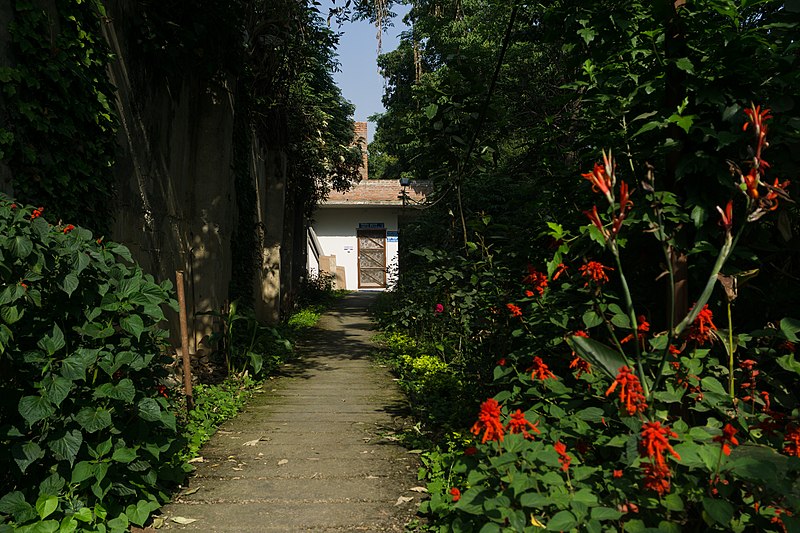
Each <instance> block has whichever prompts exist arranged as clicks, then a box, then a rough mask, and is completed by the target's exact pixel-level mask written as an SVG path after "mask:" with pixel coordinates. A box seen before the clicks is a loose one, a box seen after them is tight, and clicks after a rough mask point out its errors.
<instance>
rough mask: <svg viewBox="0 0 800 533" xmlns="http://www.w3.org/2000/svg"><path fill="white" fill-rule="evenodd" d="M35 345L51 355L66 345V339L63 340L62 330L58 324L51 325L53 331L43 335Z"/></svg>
mask: <svg viewBox="0 0 800 533" xmlns="http://www.w3.org/2000/svg"><path fill="white" fill-rule="evenodd" d="M36 345H37V346H38V347H39V348H41V349H42V350H44V351H45V352H47V355H53V354H54V353H56V352H57V351H59V350H60V349H62V348H63V347H64V346H66V345H67V343H66V341H65V340H64V332H63V331H61V328H59V327H58V324H54V325H53V331H52V332H51V333H50V335H45V336H44V337H42V338H41V339H39V342H37V343H36Z"/></svg>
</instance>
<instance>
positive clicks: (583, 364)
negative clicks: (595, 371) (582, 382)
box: [569, 355, 592, 379]
mask: <svg viewBox="0 0 800 533" xmlns="http://www.w3.org/2000/svg"><path fill="white" fill-rule="evenodd" d="M569 367H570V368H572V369H575V370H576V371H577V373H576V374H575V378H576V379H580V377H581V376H582V375H584V374H591V373H592V364H591V363H590V362H589V361H586V360H585V359H582V358H581V357H579V356H577V355H576V356H575V358H574V359H572V361H570V363H569Z"/></svg>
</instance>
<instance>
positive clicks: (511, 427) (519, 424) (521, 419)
mask: <svg viewBox="0 0 800 533" xmlns="http://www.w3.org/2000/svg"><path fill="white" fill-rule="evenodd" d="M538 424H539V422H534V423H531V422H529V421H528V420H526V419H525V413H523V412H522V410H520V409H517V410H516V412H514V413H512V415H511V419H510V420H509V422H508V425H507V426H506V431H508V432H509V433H522V436H523V437H525V438H526V439H531V440H533V435H532V434H531V433H529V432H528V429H529V428H530V430H531V431H533V432H534V433H537V434H540V433H541V431H539V428H538V427H537V425H538Z"/></svg>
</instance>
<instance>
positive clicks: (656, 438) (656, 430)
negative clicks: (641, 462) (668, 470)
mask: <svg viewBox="0 0 800 533" xmlns="http://www.w3.org/2000/svg"><path fill="white" fill-rule="evenodd" d="M640 436H641V438H642V440H641V443H640V447H639V453H640V455H641V456H642V457H648V458H650V459H652V460H653V461H655V464H656V465H658V466H661V467H665V466H666V465H667V461H666V459H665V458H664V452H669V453H670V455H672V456H673V457H675V459H677V460H679V461H680V460H681V456H680V455H678V453H677V452H676V451H675V450H674V449H673V448H672V445H670V443H669V438H670V437H672V438H678V435H677V434H676V433H675V432H674V431H672V429H670V428H669V426H662V425H661V422H645V423H644V424H643V425H642V432H641V434H640Z"/></svg>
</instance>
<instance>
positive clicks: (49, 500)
mask: <svg viewBox="0 0 800 533" xmlns="http://www.w3.org/2000/svg"><path fill="white" fill-rule="evenodd" d="M56 509H58V496H46V495H45V496H40V497H39V499H38V500H36V512H37V513H38V514H39V518H41V519H42V520H44V519H45V518H47V517H48V516H50V515H51V514H53V512H54V511H55V510H56Z"/></svg>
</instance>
